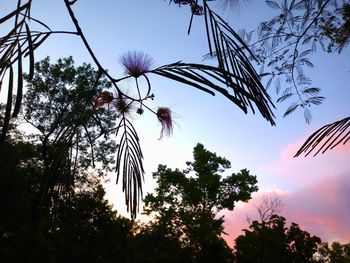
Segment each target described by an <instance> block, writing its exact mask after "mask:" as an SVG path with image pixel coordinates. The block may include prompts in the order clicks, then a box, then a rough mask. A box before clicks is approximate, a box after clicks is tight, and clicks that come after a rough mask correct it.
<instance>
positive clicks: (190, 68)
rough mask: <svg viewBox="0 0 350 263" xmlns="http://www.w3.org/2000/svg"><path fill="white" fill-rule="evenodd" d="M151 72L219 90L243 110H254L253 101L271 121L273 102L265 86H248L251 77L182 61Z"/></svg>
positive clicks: (208, 89) (209, 91)
mask: <svg viewBox="0 0 350 263" xmlns="http://www.w3.org/2000/svg"><path fill="white" fill-rule="evenodd" d="M150 73H154V74H157V75H161V76H163V77H167V78H170V79H173V80H175V81H178V82H181V83H184V84H187V85H190V86H192V87H195V88H198V89H200V90H202V91H204V92H207V93H209V94H211V95H215V92H219V93H220V94H222V95H224V96H225V97H226V98H228V99H229V100H231V101H232V102H233V103H235V104H236V105H237V106H238V107H239V108H241V109H242V110H243V111H244V112H245V113H246V112H247V110H248V108H250V109H251V110H252V111H253V112H254V107H253V105H254V104H255V106H256V107H257V108H258V109H259V111H260V113H261V114H262V115H263V116H264V117H265V118H266V119H268V120H269V121H270V122H271V123H272V124H274V121H273V117H272V116H273V113H272V111H271V109H270V106H271V104H272V103H271V100H270V97H269V96H268V94H267V93H266V91H265V90H264V89H262V90H254V89H253V88H251V87H252V86H254V85H256V83H254V80H253V79H248V81H247V80H246V79H243V78H241V75H235V74H234V73H230V72H223V71H222V70H220V69H218V68H217V67H213V66H209V65H202V64H193V63H182V62H177V63H173V64H169V65H165V66H162V67H159V68H156V69H155V70H153V71H150ZM228 78H229V79H230V85H228V83H227V79H228Z"/></svg>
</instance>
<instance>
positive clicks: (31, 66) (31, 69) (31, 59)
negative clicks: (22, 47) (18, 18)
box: [25, 23, 34, 80]
mask: <svg viewBox="0 0 350 263" xmlns="http://www.w3.org/2000/svg"><path fill="white" fill-rule="evenodd" d="M25 25H26V32H27V41H28V49H29V73H28V76H29V77H28V79H29V80H32V79H33V75H34V48H33V42H32V36H31V34H30V29H29V26H28V24H27V23H25Z"/></svg>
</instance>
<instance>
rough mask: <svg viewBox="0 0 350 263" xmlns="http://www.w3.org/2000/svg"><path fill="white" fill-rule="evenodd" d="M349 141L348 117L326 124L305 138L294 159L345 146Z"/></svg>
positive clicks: (349, 124) (349, 125) (349, 126)
mask: <svg viewBox="0 0 350 263" xmlns="http://www.w3.org/2000/svg"><path fill="white" fill-rule="evenodd" d="M349 140H350V117H346V118H344V119H342V120H339V121H336V122H333V123H331V124H327V125H325V126H323V127H321V128H320V129H318V130H317V131H316V132H314V133H313V134H312V135H311V136H309V137H308V138H307V140H306V141H305V143H304V144H303V145H302V146H301V147H300V149H299V150H298V152H297V153H296V154H295V156H294V157H297V156H299V155H301V154H305V156H307V155H309V154H310V153H311V152H315V154H314V156H316V155H317V154H318V153H320V152H322V153H325V152H326V151H328V150H331V149H333V148H334V147H336V146H337V145H339V144H341V143H342V144H346V143H347V142H348V141H349Z"/></svg>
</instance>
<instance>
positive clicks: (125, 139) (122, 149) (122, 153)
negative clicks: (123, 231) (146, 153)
mask: <svg viewBox="0 0 350 263" xmlns="http://www.w3.org/2000/svg"><path fill="white" fill-rule="evenodd" d="M116 136H117V137H118V136H119V137H120V139H119V140H120V141H119V146H118V152H117V163H116V172H117V183H118V181H119V176H120V175H121V176H122V181H123V191H124V192H125V203H126V206H127V210H128V212H129V211H130V215H131V218H133V219H134V218H135V217H136V215H137V213H138V211H139V204H140V200H141V199H142V182H143V180H144V169H143V163H142V159H143V155H142V151H141V147H140V143H139V138H138V136H137V133H136V130H135V128H134V126H133V125H132V123H131V122H130V121H129V120H128V119H127V118H126V117H125V115H123V117H122V118H121V120H120V122H119V125H118V129H117V133H116Z"/></svg>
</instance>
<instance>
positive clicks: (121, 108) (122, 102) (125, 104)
mask: <svg viewBox="0 0 350 263" xmlns="http://www.w3.org/2000/svg"><path fill="white" fill-rule="evenodd" d="M113 106H114V107H115V108H116V109H117V112H118V113H119V115H123V114H130V111H131V109H132V106H131V103H130V102H129V101H128V100H127V99H126V98H125V97H119V98H116V99H115V101H114V102H113Z"/></svg>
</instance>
